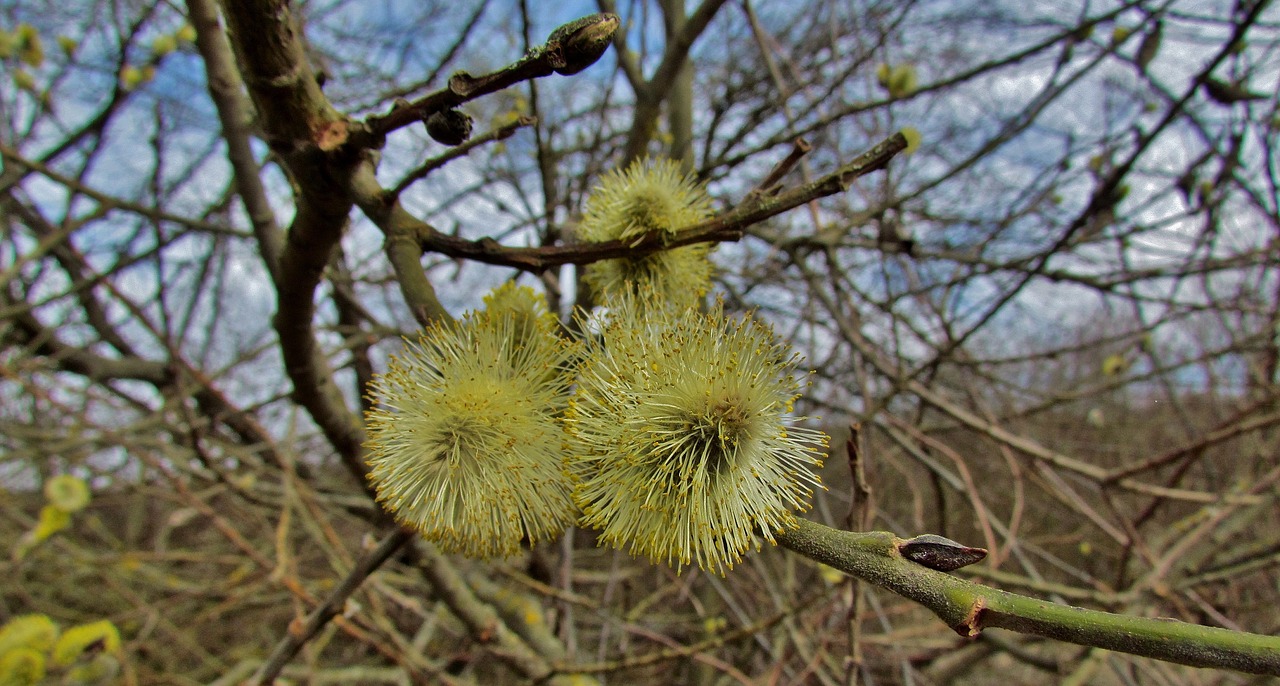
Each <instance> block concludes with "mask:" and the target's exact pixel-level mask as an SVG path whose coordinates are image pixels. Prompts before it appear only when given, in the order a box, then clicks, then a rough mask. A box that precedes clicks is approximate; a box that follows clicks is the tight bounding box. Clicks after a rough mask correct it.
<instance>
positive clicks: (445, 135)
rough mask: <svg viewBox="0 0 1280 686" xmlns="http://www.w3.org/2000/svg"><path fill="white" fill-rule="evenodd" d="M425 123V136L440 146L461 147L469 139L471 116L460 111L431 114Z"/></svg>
mask: <svg viewBox="0 0 1280 686" xmlns="http://www.w3.org/2000/svg"><path fill="white" fill-rule="evenodd" d="M426 123H427V135H428V136H431V139H432V140H434V141H435V142H437V143H440V144H442V145H462V144H463V143H465V142H466V141H467V139H468V138H470V137H471V116H470V115H468V114H466V113H464V112H462V111H461V110H443V111H440V112H433V113H432V114H431V115H430V116H428V117H427V122H426Z"/></svg>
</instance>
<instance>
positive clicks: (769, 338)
mask: <svg viewBox="0 0 1280 686" xmlns="http://www.w3.org/2000/svg"><path fill="white" fill-rule="evenodd" d="M795 361H796V360H795V358H794V356H793V355H792V354H791V353H790V352H789V351H788V350H787V349H786V348H785V347H784V346H782V345H780V344H778V343H777V342H775V339H774V337H773V334H772V331H771V330H770V329H769V328H768V327H767V326H766V325H765V324H763V323H761V322H760V321H758V320H756V319H754V318H753V317H750V316H747V317H743V318H741V319H738V318H731V317H728V316H726V315H725V314H724V312H723V310H722V307H721V306H720V305H719V304H717V305H716V306H715V307H713V308H712V309H711V311H710V312H700V311H698V310H697V309H695V308H675V307H670V306H664V305H662V304H661V303H659V302H656V301H654V300H652V299H650V298H645V297H641V298H624V299H621V300H617V301H614V302H613V308H612V309H611V311H610V312H609V316H608V321H607V323H606V324H605V325H604V327H603V329H602V331H601V335H600V336H599V337H597V338H595V339H593V341H592V342H591V343H590V344H589V346H588V348H587V352H586V361H585V362H584V364H583V367H582V370H581V374H580V377H579V382H578V391H577V394H576V395H575V397H574V399H573V400H572V402H571V403H570V409H569V412H568V413H567V415H566V426H567V427H568V430H569V433H570V435H571V436H572V437H573V438H574V443H573V449H572V450H571V457H570V468H571V472H572V473H573V474H574V476H575V479H576V480H577V483H576V485H575V488H574V498H575V500H576V501H577V503H578V505H579V506H580V507H581V508H582V511H583V524H584V525H586V526H591V527H595V528H598V529H600V530H601V540H602V541H603V542H605V543H609V544H611V545H614V546H618V547H626V548H627V549H628V550H630V551H631V552H632V553H639V554H642V555H645V556H647V557H649V558H651V559H654V560H659V561H666V562H668V563H671V562H675V563H677V564H679V565H685V564H690V563H692V562H696V563H697V564H698V566H699V567H702V568H704V569H708V570H711V571H713V572H718V573H723V572H724V570H725V569H727V568H730V567H732V566H733V565H734V564H735V563H737V562H738V561H739V560H740V559H741V557H742V554H743V553H744V552H746V551H747V549H748V548H749V547H751V546H752V545H756V546H757V547H758V545H759V544H758V543H757V542H756V541H757V539H756V538H755V536H756V534H761V535H763V536H764V537H765V538H767V539H769V540H770V541H772V540H773V537H772V533H773V532H775V531H779V530H781V529H784V528H787V527H790V526H793V525H794V521H795V519H794V514H793V513H794V512H795V511H797V510H801V511H802V510H805V509H807V508H808V503H809V498H810V496H811V494H812V488H813V487H815V486H819V485H820V483H821V482H820V480H819V479H818V477H817V475H816V474H814V472H813V469H814V468H815V467H820V466H821V464H822V462H821V456H822V452H821V448H822V447H823V446H825V445H826V441H827V437H826V436H825V435H824V434H823V433H822V432H820V431H816V430H813V429H807V428H801V427H797V426H794V423H795V421H796V420H797V418H796V417H794V416H792V414H791V412H792V402H793V401H794V400H795V398H796V396H797V393H798V390H799V384H798V383H797V381H796V379H795V377H794V367H795Z"/></svg>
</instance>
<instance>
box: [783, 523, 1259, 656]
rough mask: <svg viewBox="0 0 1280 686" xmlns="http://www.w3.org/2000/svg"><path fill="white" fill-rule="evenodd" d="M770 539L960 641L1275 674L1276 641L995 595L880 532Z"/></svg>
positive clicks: (813, 526) (820, 531)
mask: <svg viewBox="0 0 1280 686" xmlns="http://www.w3.org/2000/svg"><path fill="white" fill-rule="evenodd" d="M774 537H775V538H776V539H777V541H778V543H779V545H782V546H783V547H785V548H788V549H790V550H792V551H794V552H797V553H800V554H801V555H804V556H805V557H808V558H810V559H813V560H817V561H818V562H821V563H823V564H826V565H830V566H832V567H835V568H836V569H839V570H841V571H843V572H845V573H848V574H852V575H853V576H856V577H858V578H859V579H862V580H864V581H868V582H870V583H873V584H876V585H877V586H880V587H882V588H886V589H889V590H891V591H893V592H894V593H897V594H898V595H900V596H902V597H904V598H907V599H910V600H913V601H915V602H917V603H920V604H921V605H924V606H925V607H927V608H929V609H930V610H932V611H933V613H934V614H936V615H937V616H938V617H939V618H940V619H942V621H944V622H946V623H947V626H949V627H951V628H952V629H953V630H954V631H955V632H956V633H958V634H960V635H961V636H967V637H973V636H977V635H978V634H979V633H981V632H982V630H983V629H987V628H1000V629H1010V630H1013V631H1018V632H1021V633H1025V634H1034V635H1037V636H1045V637H1047V638H1052V639H1056V640H1059V641H1066V642H1068V643H1075V644H1078V645H1085V646H1094V647H1098V648H1105V649H1107V650H1115V651H1119V652H1124V653H1130V654H1132V655H1141V656H1143V657H1151V658H1155V659H1157V660H1165V661H1168V662H1177V663H1179V664H1184V665H1191V666H1193V667H1216V668H1219V669H1234V670H1237V671H1241V672H1249V673H1251V674H1269V675H1273V676H1280V637H1277V636H1263V635H1259V634H1250V633H1245V632H1237V631H1229V630H1227V629H1219V628H1216V627H1207V626H1198V625H1195V624H1187V623H1184V622H1179V621H1177V620H1173V619H1150V618H1146V617H1129V616H1125V615H1116V614H1111V613H1109V612H1101V611H1098V610H1086V609H1082V608H1078V607H1070V606H1066V605H1056V604H1054V603H1050V602H1048V601H1044V600H1038V599H1035V598H1028V597H1025V596H1020V595H1017V594H1014V593H1008V592H1006V591H999V590H996V589H993V588H988V587H986V586H983V585H981V584H976V583H973V582H970V581H965V580H964V579H961V578H959V577H955V576H952V575H950V574H946V573H944V572H939V571H936V570H933V569H929V568H927V567H924V566H922V565H919V564H916V563H915V562H912V561H910V560H907V559H906V558H904V557H903V556H902V553H901V552H899V549H898V547H899V545H900V544H901V543H902V542H903V541H902V539H899V538H898V537H896V536H894V535H893V534H891V533H888V532H884V531H878V532H871V533H854V532H848V531H839V530H837V529H832V528H830V527H826V526H823V525H821V524H817V523H815V522H811V521H809V520H805V519H801V520H799V526H798V527H797V528H795V529H791V530H787V531H783V532H775V533H774Z"/></svg>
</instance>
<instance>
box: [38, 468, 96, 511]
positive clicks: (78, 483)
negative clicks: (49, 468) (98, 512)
mask: <svg viewBox="0 0 1280 686" xmlns="http://www.w3.org/2000/svg"><path fill="white" fill-rule="evenodd" d="M44 497H45V498H46V499H48V501H49V504H50V505H53V506H54V507H56V508H58V509H59V510H62V511H63V512H79V511H80V510H83V509H84V508H85V506H87V505H88V504H89V485H88V484H86V483H85V482H84V479H81V478H80V477H77V476H72V475H70V474H60V475H58V476H55V477H53V478H52V479H49V480H48V481H46V482H45V484H44Z"/></svg>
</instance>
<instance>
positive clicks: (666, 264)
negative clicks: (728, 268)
mask: <svg viewBox="0 0 1280 686" xmlns="http://www.w3.org/2000/svg"><path fill="white" fill-rule="evenodd" d="M709 217H711V200H710V198H708V197H707V194H706V191H705V190H704V189H703V188H702V186H701V185H700V184H698V183H697V182H696V181H695V180H694V179H693V177H692V176H690V175H688V174H686V173H685V172H683V171H682V170H681V169H680V165H679V164H678V163H676V162H675V161H673V160H669V159H643V160H637V161H635V162H633V163H632V164H631V165H630V166H629V167H627V168H626V169H625V170H621V171H613V172H609V173H607V174H605V175H604V177H603V178H602V179H601V180H600V184H599V185H598V186H597V187H596V188H595V190H594V191H592V193H591V196H590V197H589V198H588V199H587V205H586V209H585V212H584V215H583V218H582V222H581V223H580V224H579V225H578V229H577V233H578V236H579V237H580V238H581V239H582V240H585V241H591V242H603V241H611V240H626V239H634V238H640V237H642V236H645V235H648V234H653V233H658V234H660V235H663V236H668V235H674V234H675V233H676V232H677V231H678V230H679V229H682V228H685V227H688V226H691V225H693V224H696V223H698V222H701V221H704V220H706V219H708V218H709ZM708 252H709V248H708V247H707V244H705V243H698V244H694V245H688V246H684V247H680V248H673V249H671V250H661V251H658V252H654V253H650V254H648V255H642V256H638V257H624V258H619V259H612V260H603V261H600V262H596V263H594V264H591V265H588V266H587V268H586V270H585V272H584V275H583V280H584V281H585V282H586V283H587V285H588V286H590V287H591V288H592V289H593V290H594V291H595V293H596V294H597V296H596V299H597V300H598V301H601V302H603V301H604V300H607V299H608V298H610V297H614V296H618V295H622V294H635V293H638V292H641V291H643V290H647V289H652V290H653V291H655V292H657V293H659V294H660V295H661V297H662V298H663V299H665V300H667V301H670V302H677V303H681V304H693V303H694V302H695V301H696V300H697V299H700V298H701V297H702V296H703V295H705V294H706V292H707V290H708V288H709V287H710V283H711V262H710V261H708V260H707V253H708Z"/></svg>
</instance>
